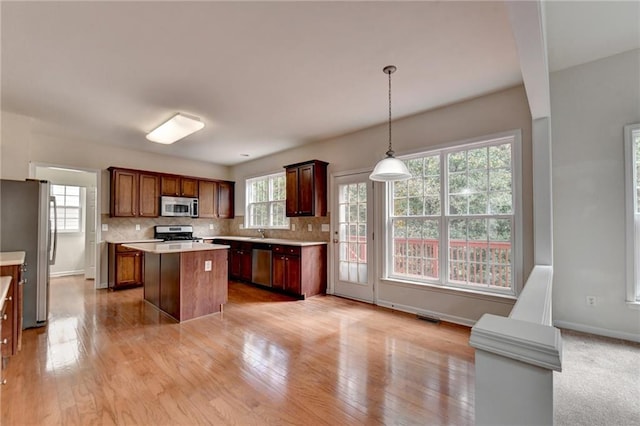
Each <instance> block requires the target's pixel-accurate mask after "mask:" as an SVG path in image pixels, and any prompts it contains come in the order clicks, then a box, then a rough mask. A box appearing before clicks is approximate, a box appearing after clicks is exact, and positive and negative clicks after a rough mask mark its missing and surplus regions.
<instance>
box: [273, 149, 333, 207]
mask: <svg viewBox="0 0 640 426" xmlns="http://www.w3.org/2000/svg"><path fill="white" fill-rule="evenodd" d="M328 164H329V163H325V162H324V161H318V160H311V161H306V162H304V163H296V164H290V165H288V166H284V167H285V169H286V181H287V184H286V185H287V202H286V214H287V216H289V217H294V216H326V215H327V166H328Z"/></svg>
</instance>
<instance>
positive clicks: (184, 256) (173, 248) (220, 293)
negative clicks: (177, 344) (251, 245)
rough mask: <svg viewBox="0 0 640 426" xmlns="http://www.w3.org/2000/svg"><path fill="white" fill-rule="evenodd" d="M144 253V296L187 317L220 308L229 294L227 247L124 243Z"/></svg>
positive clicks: (173, 314) (172, 313)
mask: <svg viewBox="0 0 640 426" xmlns="http://www.w3.org/2000/svg"><path fill="white" fill-rule="evenodd" d="M123 246H124V247H128V248H131V249H134V250H140V251H143V252H144V253H145V255H144V300H146V301H147V302H149V303H151V304H152V305H153V306H155V307H157V308H158V309H160V310H161V311H162V312H164V313H166V314H167V315H169V316H171V317H172V318H174V319H176V320H177V321H186V320H190V319H193V318H198V317H201V316H203V315H209V314H213V313H216V312H221V311H222V306H223V305H224V304H225V303H226V302H227V297H228V281H227V277H228V272H227V271H228V269H227V268H228V266H227V265H228V262H227V256H228V249H229V246H227V245H222V244H205V243H195V242H178V243H176V242H165V243H132V244H123Z"/></svg>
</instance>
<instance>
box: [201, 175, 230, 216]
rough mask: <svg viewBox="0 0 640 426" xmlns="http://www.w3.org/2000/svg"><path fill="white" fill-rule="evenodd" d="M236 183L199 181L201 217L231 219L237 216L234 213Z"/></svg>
mask: <svg viewBox="0 0 640 426" xmlns="http://www.w3.org/2000/svg"><path fill="white" fill-rule="evenodd" d="M234 188H235V184H234V182H227V181H210V180H200V181H198V193H199V195H200V196H199V199H198V207H199V209H200V214H199V217H203V218H219V219H230V218H233V217H234V216H235V211H234V194H235V191H234Z"/></svg>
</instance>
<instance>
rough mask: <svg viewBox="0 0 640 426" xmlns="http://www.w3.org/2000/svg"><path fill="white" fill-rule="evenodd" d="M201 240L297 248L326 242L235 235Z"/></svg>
mask: <svg viewBox="0 0 640 426" xmlns="http://www.w3.org/2000/svg"><path fill="white" fill-rule="evenodd" d="M202 238H204V239H207V240H212V239H220V240H230V241H246V242H249V243H264V244H280V245H283V246H297V247H306V246H317V245H322V244H327V242H326V241H297V240H287V239H284V238H261V237H239V236H236V235H217V236H215V237H202Z"/></svg>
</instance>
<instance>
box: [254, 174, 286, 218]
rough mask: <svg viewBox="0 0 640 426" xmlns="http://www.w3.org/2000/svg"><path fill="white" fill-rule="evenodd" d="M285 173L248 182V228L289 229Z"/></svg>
mask: <svg viewBox="0 0 640 426" xmlns="http://www.w3.org/2000/svg"><path fill="white" fill-rule="evenodd" d="M285 185H286V181H285V175H284V172H282V173H276V174H272V175H268V176H260V177H256V178H252V179H247V181H246V188H247V194H246V200H247V202H246V209H247V211H246V223H245V226H246V227H247V228H289V218H288V217H287V216H286V214H285V203H286V187H285Z"/></svg>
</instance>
